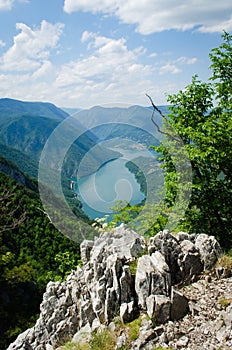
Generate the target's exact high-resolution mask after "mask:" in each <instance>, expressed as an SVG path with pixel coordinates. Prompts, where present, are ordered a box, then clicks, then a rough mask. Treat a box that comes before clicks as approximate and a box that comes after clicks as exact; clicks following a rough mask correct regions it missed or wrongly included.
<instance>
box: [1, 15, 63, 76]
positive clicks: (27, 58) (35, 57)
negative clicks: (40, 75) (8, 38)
mask: <svg viewBox="0 0 232 350" xmlns="http://www.w3.org/2000/svg"><path fill="white" fill-rule="evenodd" d="M16 28H17V29H18V30H20V33H19V34H17V35H16V36H15V37H14V44H13V46H12V47H11V48H10V49H9V50H8V51H7V52H5V54H4V55H3V56H2V57H1V58H0V63H1V70H3V71H33V70H35V69H39V67H40V66H41V64H43V62H44V61H46V60H47V58H48V57H49V55H50V50H51V49H53V48H55V47H56V45H57V43H58V40H59V38H60V35H61V33H62V29H63V24H61V23H57V24H54V25H53V24H51V23H48V22H46V21H45V20H44V21H42V22H41V26H40V28H38V29H34V30H33V29H32V28H30V27H28V26H27V25H26V24H24V23H17V24H16Z"/></svg>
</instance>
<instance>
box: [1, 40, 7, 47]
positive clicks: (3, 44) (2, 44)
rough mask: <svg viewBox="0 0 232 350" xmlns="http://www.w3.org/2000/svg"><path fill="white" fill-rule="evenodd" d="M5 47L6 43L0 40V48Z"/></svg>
mask: <svg viewBox="0 0 232 350" xmlns="http://www.w3.org/2000/svg"><path fill="white" fill-rule="evenodd" d="M5 45H6V43H5V42H4V41H3V40H1V39H0V47H4V46H5Z"/></svg>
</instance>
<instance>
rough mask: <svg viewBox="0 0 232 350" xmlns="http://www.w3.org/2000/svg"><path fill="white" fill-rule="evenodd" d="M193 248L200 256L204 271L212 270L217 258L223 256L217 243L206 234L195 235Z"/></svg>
mask: <svg viewBox="0 0 232 350" xmlns="http://www.w3.org/2000/svg"><path fill="white" fill-rule="evenodd" d="M195 246H196V248H197V249H198V251H199V253H200V255H201V260H202V263H203V264H204V270H210V269H212V267H214V265H215V264H216V262H217V260H218V258H220V257H221V256H222V255H223V251H222V249H221V247H220V245H219V243H218V241H217V240H216V239H215V238H214V237H213V236H208V235H206V234H199V235H197V237H196V241H195Z"/></svg>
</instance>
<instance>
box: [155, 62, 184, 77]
mask: <svg viewBox="0 0 232 350" xmlns="http://www.w3.org/2000/svg"><path fill="white" fill-rule="evenodd" d="M180 72H181V69H180V68H178V67H177V66H176V65H174V64H170V63H168V64H165V65H164V66H162V67H161V68H160V74H161V75H162V74H178V73H180Z"/></svg>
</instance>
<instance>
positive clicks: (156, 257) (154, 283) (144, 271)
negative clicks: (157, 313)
mask: <svg viewBox="0 0 232 350" xmlns="http://www.w3.org/2000/svg"><path fill="white" fill-rule="evenodd" d="M170 288H171V276H170V272H169V267H168V265H167V264H166V262H165V260H164V257H163V256H162V254H161V253H159V252H155V253H153V254H152V255H151V256H150V255H143V256H142V257H140V258H139V259H138V266H137V272H136V276H135V291H136V294H137V296H138V304H139V305H140V306H141V307H142V308H143V309H146V299H147V297H149V296H150V295H151V294H153V295H165V296H168V295H169V293H170Z"/></svg>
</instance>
